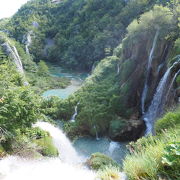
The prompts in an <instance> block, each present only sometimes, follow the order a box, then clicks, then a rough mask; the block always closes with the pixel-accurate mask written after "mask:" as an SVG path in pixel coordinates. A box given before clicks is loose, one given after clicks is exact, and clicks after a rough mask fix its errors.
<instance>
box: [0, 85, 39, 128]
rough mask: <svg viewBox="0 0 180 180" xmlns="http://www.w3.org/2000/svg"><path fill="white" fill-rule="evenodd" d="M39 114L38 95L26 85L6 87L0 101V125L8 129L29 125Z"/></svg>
mask: <svg viewBox="0 0 180 180" xmlns="http://www.w3.org/2000/svg"><path fill="white" fill-rule="evenodd" d="M39 116H40V110H39V103H38V97H37V96H36V95H35V94H34V93H32V92H31V91H30V90H29V89H28V87H16V88H14V89H7V90H6V92H5V93H4V94H3V96H2V98H1V102H0V126H1V127H2V128H5V129H6V130H8V131H12V130H14V129H17V128H23V127H24V128H25V127H30V126H31V124H32V123H35V122H36V121H37V119H38V117H39Z"/></svg>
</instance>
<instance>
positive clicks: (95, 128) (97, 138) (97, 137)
mask: <svg viewBox="0 0 180 180" xmlns="http://www.w3.org/2000/svg"><path fill="white" fill-rule="evenodd" d="M94 130H95V133H96V140H97V141H98V140H99V139H100V138H99V136H98V132H97V127H96V125H94Z"/></svg>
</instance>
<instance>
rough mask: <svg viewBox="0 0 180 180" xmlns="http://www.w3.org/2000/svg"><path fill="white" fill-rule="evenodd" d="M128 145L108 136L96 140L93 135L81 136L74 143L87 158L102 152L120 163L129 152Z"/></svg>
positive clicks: (79, 152) (80, 153)
mask: <svg viewBox="0 0 180 180" xmlns="http://www.w3.org/2000/svg"><path fill="white" fill-rule="evenodd" d="M126 145H127V143H119V142H114V141H111V140H109V139H108V138H100V139H99V140H96V139H95V138H91V137H81V138H79V139H77V140H76V141H75V142H74V144H73V146H74V148H75V149H76V151H77V152H78V154H79V155H80V156H83V157H84V158H86V159H87V158H89V157H90V156H91V154H92V153H96V152H100V153H103V154H106V155H108V156H109V157H111V158H112V159H113V160H115V161H116V162H118V163H121V162H122V160H123V159H124V157H125V155H126V153H127V148H126Z"/></svg>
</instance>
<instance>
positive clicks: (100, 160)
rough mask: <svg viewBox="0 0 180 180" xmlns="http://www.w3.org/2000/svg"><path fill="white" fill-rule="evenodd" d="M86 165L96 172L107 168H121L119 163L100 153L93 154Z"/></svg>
mask: <svg viewBox="0 0 180 180" xmlns="http://www.w3.org/2000/svg"><path fill="white" fill-rule="evenodd" d="M86 164H87V165H88V166H89V167H90V168H91V169H94V170H100V169H104V168H105V167H107V166H113V167H119V165H118V163H116V162H115V161H114V160H112V159H111V158H110V157H108V156H106V155H105V154H102V153H99V152H97V153H94V154H92V155H91V157H90V159H88V160H87V162H86Z"/></svg>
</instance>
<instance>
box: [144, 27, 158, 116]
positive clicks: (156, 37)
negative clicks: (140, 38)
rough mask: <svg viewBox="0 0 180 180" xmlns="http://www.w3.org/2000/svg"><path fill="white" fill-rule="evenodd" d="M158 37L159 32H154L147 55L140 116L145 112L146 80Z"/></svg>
mask: <svg viewBox="0 0 180 180" xmlns="http://www.w3.org/2000/svg"><path fill="white" fill-rule="evenodd" d="M158 36H159V30H157V31H156V34H155V37H154V40H153V45H152V48H151V51H150V54H149V58H148V66H147V74H146V79H145V84H144V89H143V92H142V96H141V111H142V114H144V112H145V101H146V97H147V91H148V79H149V76H150V71H151V66H152V60H153V55H154V50H155V47H156V44H157V39H158Z"/></svg>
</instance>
